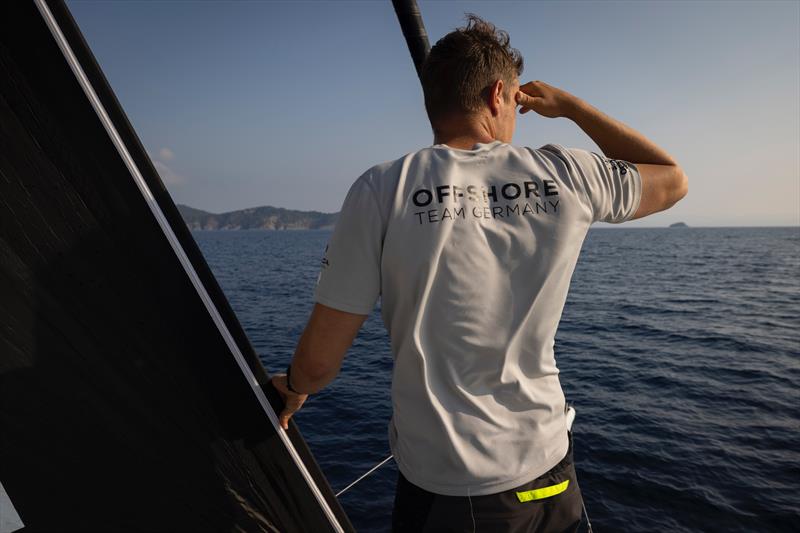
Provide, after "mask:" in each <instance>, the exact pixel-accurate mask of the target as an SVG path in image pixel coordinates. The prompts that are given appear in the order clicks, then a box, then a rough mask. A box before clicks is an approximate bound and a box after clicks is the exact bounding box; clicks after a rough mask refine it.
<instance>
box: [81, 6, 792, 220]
mask: <svg viewBox="0 0 800 533" xmlns="http://www.w3.org/2000/svg"><path fill="white" fill-rule="evenodd" d="M419 4H420V8H421V10H422V14H423V17H424V19H425V24H426V27H427V30H428V34H429V36H430V38H431V42H432V43H433V42H435V41H436V40H437V39H439V38H440V37H442V36H443V35H444V34H445V33H447V32H448V31H450V30H452V29H453V28H455V27H456V26H459V25H461V24H462V22H463V17H464V13H465V12H474V13H476V14H478V15H480V16H482V17H484V18H486V19H487V20H490V21H491V22H494V23H495V24H497V25H498V26H499V27H500V28H503V29H505V30H507V31H508V32H509V34H510V35H511V43H512V45H513V46H515V47H516V48H518V49H519V50H520V51H521V52H522V54H523V55H524V57H525V63H526V67H525V72H524V74H523V76H522V81H523V82H524V81H528V80H531V79H541V80H543V81H546V82H548V83H550V84H552V85H556V86H559V87H562V88H564V89H566V90H568V91H570V92H572V93H574V94H576V95H578V96H580V97H581V98H583V99H585V100H587V101H588V102H590V103H592V104H593V105H595V106H597V107H599V108H600V109H601V110H603V111H605V112H606V113H608V114H610V115H611V116H613V117H616V118H618V119H620V120H622V121H624V122H626V123H627V124H629V125H631V126H633V127H634V128H636V129H638V130H640V131H642V132H643V133H645V134H646V135H647V136H648V137H650V138H651V139H652V140H654V141H655V142H657V143H659V144H661V145H662V146H664V147H665V148H666V149H667V150H668V151H669V152H670V153H672V154H673V155H674V156H675V157H676V159H677V160H678V161H679V162H680V163H681V164H682V165H683V167H684V169H685V170H686V172H687V174H688V175H689V178H690V192H689V196H687V197H686V198H685V199H684V200H683V201H682V202H681V203H680V204H678V205H677V206H676V207H675V208H673V209H671V210H669V211H667V212H666V213H661V214H657V215H654V216H651V217H648V218H646V219H643V220H640V221H635V222H632V223H630V224H626V226H636V225H638V226H663V225H666V224H669V223H671V222H676V221H685V222H687V223H689V224H690V225H696V226H748V225H797V224H800V2H794V1H786V2H725V1H712V2H677V1H675V2H456V1H452V2H426V1H420V2H419ZM68 5H69V7H70V10H71V11H72V13H73V15H74V16H75V18H76V19H77V21H78V24H79V26H80V27H81V30H82V31H83V33H84V35H85V37H86V39H87V40H88V42H89V45H90V46H91V47H92V50H93V52H94V54H95V56H96V57H97V58H98V61H99V62H100V65H101V67H102V68H103V70H104V72H105V74H106V76H107V77H108V79H109V81H110V82H111V85H112V87H113V88H114V91H115V92H116V93H117V96H118V97H119V99H120V101H121V102H122V105H123V107H124V108H125V111H126V112H127V114H128V116H129V117H130V119H131V121H132V123H133V125H134V127H135V128H136V130H137V132H138V134H139V136H140V137H141V138H142V141H143V142H144V144H145V146H146V147H147V148H148V151H149V152H150V154H151V157H152V158H153V159H154V161H155V162H156V166H157V167H158V169H159V171H160V173H161V175H162V178H163V179H164V181H165V182H166V183H167V186H168V188H169V190H170V192H171V194H172V196H173V198H174V199H175V200H176V201H177V202H179V203H185V204H189V205H192V206H194V207H198V208H201V209H206V210H209V211H213V212H221V211H227V210H233V209H240V208H245V207H253V206H257V205H275V206H280V207H287V208H293V209H316V210H321V211H336V210H338V209H339V207H340V205H341V202H342V200H343V199H344V195H345V193H346V191H347V189H348V187H349V186H350V184H351V183H352V182H353V180H355V179H356V178H357V177H358V176H359V175H360V174H361V173H362V172H363V171H364V170H366V169H367V168H369V167H370V166H372V165H373V164H375V163H378V162H381V161H386V160H390V159H395V158H397V157H399V156H401V155H403V154H405V153H407V152H410V151H413V150H416V149H419V148H421V147H423V146H428V145H430V144H431V142H432V136H431V133H430V127H429V124H428V122H427V118H426V115H425V112H424V108H423V104H422V92H421V89H420V87H419V82H418V81H417V78H416V73H415V71H414V68H413V65H412V63H411V59H410V57H409V55H408V51H407V49H406V46H405V42H404V41H403V39H402V35H401V33H400V30H399V28H398V25H397V21H396V18H395V15H394V11H393V10H392V7H391V3H390V2H389V1H388V0H387V1H385V2H383V1H364V2H345V1H341V2H303V1H293V2H133V1H126V2H96V1H89V0H72V1H69V2H68ZM548 142H557V143H561V144H565V145H567V146H573V147H577V148H586V149H592V150H597V147H596V145H595V144H594V143H593V142H592V141H591V140H590V139H589V138H588V137H586V135H585V134H583V133H582V132H581V131H580V130H579V129H578V128H577V126H575V125H574V124H572V123H571V122H569V121H568V120H566V119H556V120H551V119H546V118H543V117H538V116H534V115H533V114H527V115H524V116H521V117H519V120H518V127H517V132H516V134H515V137H514V144H518V145H529V146H541V145H543V144H546V143H548Z"/></svg>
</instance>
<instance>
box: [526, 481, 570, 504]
mask: <svg viewBox="0 0 800 533" xmlns="http://www.w3.org/2000/svg"><path fill="white" fill-rule="evenodd" d="M568 486H569V480H566V481H562V482H561V483H559V484H558V485H551V486H549V487H542V488H541V489H533V490H526V491H525V492H518V493H517V498H518V499H519V501H520V502H522V503H524V502H530V501H533V500H543V499H545V498H549V497H551V496H555V495H556V494H561V493H562V492H564V491H565V490H567V487H568Z"/></svg>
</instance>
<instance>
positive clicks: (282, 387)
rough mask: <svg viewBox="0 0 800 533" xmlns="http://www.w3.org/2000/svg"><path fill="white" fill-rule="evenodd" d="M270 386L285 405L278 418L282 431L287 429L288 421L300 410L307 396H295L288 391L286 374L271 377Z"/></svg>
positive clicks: (295, 394)
mask: <svg viewBox="0 0 800 533" xmlns="http://www.w3.org/2000/svg"><path fill="white" fill-rule="evenodd" d="M272 385H273V386H274V387H275V388H276V389H278V392H279V393H280V395H281V398H283V402H284V404H285V407H284V408H283V411H281V414H280V416H279V417H278V419H279V420H280V422H281V427H283V429H289V419H290V418H292V415H293V414H295V413H296V412H297V411H298V410H300V407H302V406H303V404H304V403H305V401H306V399H307V398H308V394H297V393H294V392H292V391H290V390H289V387H288V385H287V384H286V374H275V375H274V376H272Z"/></svg>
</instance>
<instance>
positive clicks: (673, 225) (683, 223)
mask: <svg viewBox="0 0 800 533" xmlns="http://www.w3.org/2000/svg"><path fill="white" fill-rule="evenodd" d="M669 227H670V228H688V227H689V226H688V225H687V224H686V222H676V223H674V224H670V225H669Z"/></svg>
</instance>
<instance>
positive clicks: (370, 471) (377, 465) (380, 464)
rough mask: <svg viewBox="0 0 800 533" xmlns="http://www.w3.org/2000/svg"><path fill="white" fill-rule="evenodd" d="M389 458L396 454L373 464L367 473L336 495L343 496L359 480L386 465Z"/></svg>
mask: <svg viewBox="0 0 800 533" xmlns="http://www.w3.org/2000/svg"><path fill="white" fill-rule="evenodd" d="M389 459H394V455H390V456H389V457H387V458H386V459H384V460H383V461H381V462H380V463H378V464H376V465H375V466H373V467H372V468H370V469H369V472H367V473H366V474H364V475H363V476H361V477H360V478H358V479H357V480H355V481H353V482H352V483H350V484H349V485H347V486H346V487H345V488H343V489H342V490H340V491H339V492H337V493H336V497H337V498H338V497H339V496H341V495H342V494H344V493H345V492H347V491H348V490H349V489H350V488H351V487H352V486H353V485H355V484H356V483H358V482H359V481H361V480H362V479H364V478H365V477H367V476H368V475H370V474H371V473H373V472H374V471H376V470H377V469H379V468H380V467H382V466H383V465H385V464H386V463H387V462H389Z"/></svg>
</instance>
